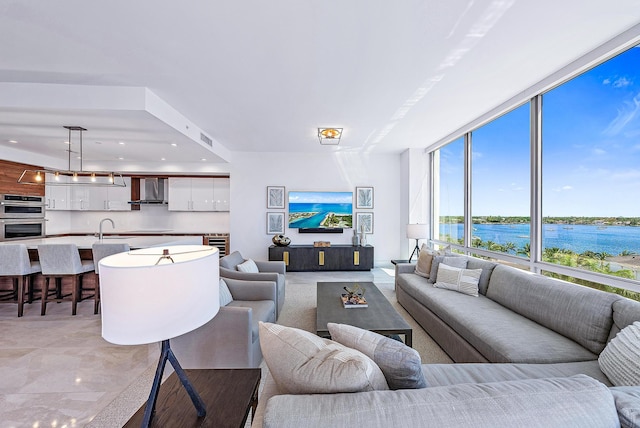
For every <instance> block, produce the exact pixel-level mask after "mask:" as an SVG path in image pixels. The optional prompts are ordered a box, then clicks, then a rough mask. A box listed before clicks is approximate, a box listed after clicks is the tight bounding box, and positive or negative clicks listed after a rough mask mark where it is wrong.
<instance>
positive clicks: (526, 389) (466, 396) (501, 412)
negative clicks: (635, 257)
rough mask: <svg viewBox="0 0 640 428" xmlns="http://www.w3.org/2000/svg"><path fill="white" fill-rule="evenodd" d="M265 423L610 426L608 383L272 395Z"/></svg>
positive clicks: (313, 427) (582, 379)
mask: <svg viewBox="0 0 640 428" xmlns="http://www.w3.org/2000/svg"><path fill="white" fill-rule="evenodd" d="M261 426H263V427H265V428H276V427H278V428H283V427H306V428H324V427H367V428H388V427H396V426H397V427H426V426H429V427H447V428H462V427H465V428H466V427H474V428H502V427H505V428H506V427H509V428H511V427H530V428H531V427H539V428H584V427H592V428H595V427H603V428H604V427H616V426H618V415H617V413H616V408H615V405H614V402H613V397H612V396H611V393H610V392H609V390H608V388H607V387H605V386H604V385H602V384H601V383H600V382H598V381H596V380H594V379H591V378H589V377H587V376H575V377H570V378H551V379H528V380H517V381H509V382H495V383H485V384H461V385H453V386H447V387H436V388H423V389H403V390H398V391H372V392H366V393H360V394H333V395H323V396H317V395H295V396H293V395H279V396H276V397H272V398H271V399H270V400H269V402H268V403H267V406H266V411H265V416H264V422H263V425H261Z"/></svg>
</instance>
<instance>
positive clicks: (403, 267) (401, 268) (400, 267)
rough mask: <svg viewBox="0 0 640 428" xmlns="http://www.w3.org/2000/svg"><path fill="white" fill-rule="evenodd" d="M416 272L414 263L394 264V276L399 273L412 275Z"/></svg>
mask: <svg viewBox="0 0 640 428" xmlns="http://www.w3.org/2000/svg"><path fill="white" fill-rule="evenodd" d="M415 270H416V264H415V263H397V264H396V275H398V274H401V273H413V272H414V271H415Z"/></svg>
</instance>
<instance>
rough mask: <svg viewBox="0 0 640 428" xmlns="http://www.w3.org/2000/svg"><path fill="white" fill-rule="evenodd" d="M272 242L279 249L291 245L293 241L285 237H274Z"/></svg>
mask: <svg viewBox="0 0 640 428" xmlns="http://www.w3.org/2000/svg"><path fill="white" fill-rule="evenodd" d="M271 241H272V242H273V243H274V244H275V245H277V246H278V247H286V246H287V245H289V244H291V239H289V238H288V237H286V236H284V235H274V237H273V238H271Z"/></svg>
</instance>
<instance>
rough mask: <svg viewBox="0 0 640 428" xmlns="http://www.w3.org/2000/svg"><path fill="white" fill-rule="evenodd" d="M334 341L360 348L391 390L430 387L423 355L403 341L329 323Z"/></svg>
mask: <svg viewBox="0 0 640 428" xmlns="http://www.w3.org/2000/svg"><path fill="white" fill-rule="evenodd" d="M327 327H328V328H329V333H330V334H331V338H332V339H333V340H335V341H336V342H338V343H341V344H343V345H344V346H348V347H349V348H353V349H356V350H358V351H360V352H362V353H363V354H365V355H366V356H367V357H369V358H371V359H372V360H373V362H374V363H376V364H377V365H378V367H380V370H382V373H383V374H384V377H385V378H386V379H387V384H388V385H389V389H418V388H426V387H427V381H426V380H425V379H424V374H423V373H422V360H421V359H420V354H418V351H416V350H415V349H413V348H410V347H408V346H407V345H405V344H404V343H402V342H398V341H397V340H393V339H390V338H388V337H385V336H383V335H381V334H378V333H374V332H372V331H368V330H363V329H361V328H358V327H354V326H351V325H347V324H335V323H328V324H327Z"/></svg>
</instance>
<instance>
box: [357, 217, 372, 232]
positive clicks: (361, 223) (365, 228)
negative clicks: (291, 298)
mask: <svg viewBox="0 0 640 428" xmlns="http://www.w3.org/2000/svg"><path fill="white" fill-rule="evenodd" d="M356 231H357V232H358V233H362V232H364V233H373V213H356Z"/></svg>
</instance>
